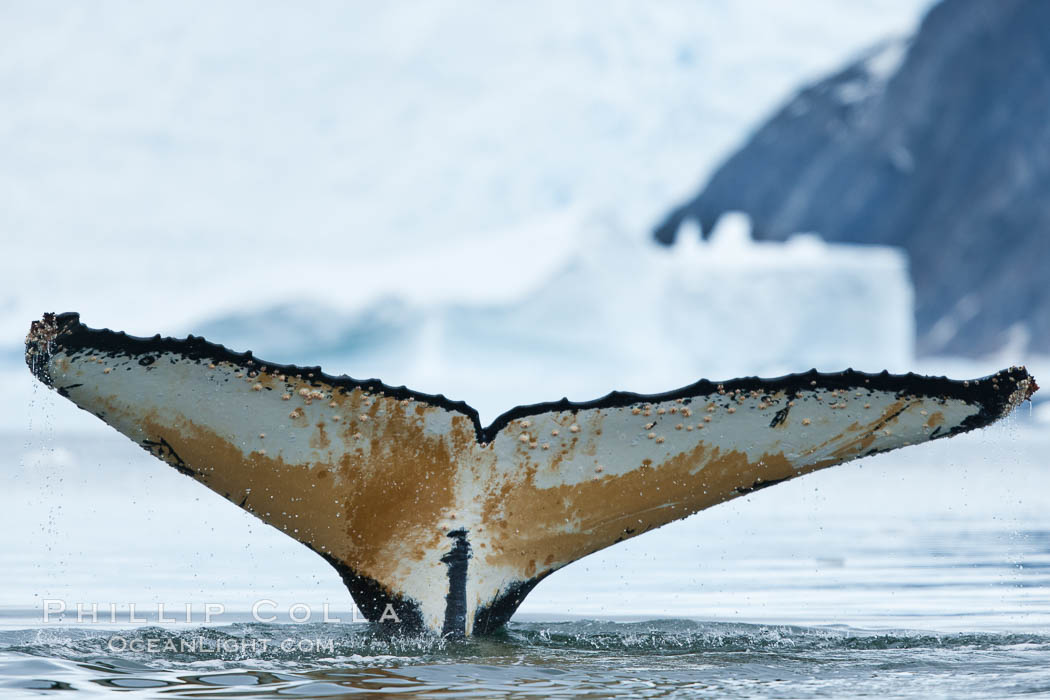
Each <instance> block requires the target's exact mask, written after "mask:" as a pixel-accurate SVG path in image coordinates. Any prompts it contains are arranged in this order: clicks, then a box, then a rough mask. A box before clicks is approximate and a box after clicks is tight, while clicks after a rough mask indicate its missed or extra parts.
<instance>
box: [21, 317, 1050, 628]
mask: <svg viewBox="0 0 1050 700" xmlns="http://www.w3.org/2000/svg"><path fill="white" fill-rule="evenodd" d="M26 362H27V364H28V365H29V367H30V369H31V370H32V371H33V373H34V374H35V375H36V376H37V377H38V378H39V379H40V380H41V381H42V382H44V383H45V384H47V385H48V386H50V387H52V388H54V389H55V390H56V391H57V392H58V393H59V394H61V395H62V396H64V397H66V398H68V399H69V400H70V401H72V402H73V403H75V404H76V405H77V406H79V407H80V408H82V409H84V410H87V411H90V412H91V413H93V414H95V415H96V416H98V417H99V418H101V419H102V420H103V421H105V422H106V423H108V424H109V425H111V426H113V427H114V428H116V429H117V430H118V431H120V432H121V433H123V434H124V435H126V436H128V437H129V438H131V439H132V440H134V441H135V442H137V443H138V444H139V445H141V446H142V447H144V448H145V449H147V450H149V451H150V452H151V453H152V454H154V455H155V456H157V457H159V458H160V459H162V460H164V461H165V462H167V463H168V464H170V465H171V466H173V467H175V468H176V469H178V470H179V471H180V472H182V473H184V474H186V475H188V476H191V477H193V478H194V479H196V480H197V481H200V482H201V483H203V484H204V485H205V486H207V487H208V488H210V489H212V490H213V491H215V492H217V493H219V494H220V495H222V496H223V497H225V498H226V499H228V500H229V501H231V502H233V503H235V504H237V505H238V506H240V507H241V508H244V509H245V510H247V511H249V512H250V513H252V514H254V515H255V516H257V517H259V518H260V519H262V520H263V521H265V522H267V523H269V524H270V525H272V526H274V527H276V528H277V529H279V530H281V531H283V532H284V533H286V534H288V535H289V536H291V537H294V538H295V539H297V540H299V541H300V542H302V543H303V544H305V545H307V546H308V547H310V548H311V549H313V550H314V551H316V552H317V553H318V554H320V555H321V556H323V557H324V558H325V559H327V560H328V561H329V562H330V563H331V564H332V565H333V566H334V567H335V568H336V569H337V570H338V571H339V573H340V575H341V576H342V578H343V581H344V582H345V583H346V586H347V588H348V589H349V590H350V593H351V595H352V596H353V598H354V601H355V602H356V604H357V606H358V608H359V609H360V610H361V611H362V612H363V613H364V614H365V615H366V616H367V617H368V618H369V619H370V620H373V621H377V622H390V623H397V624H400V625H402V626H403V627H404V628H412V629H426V630H431V631H433V632H437V633H442V634H453V635H469V634H478V633H485V632H489V631H492V630H494V629H496V628H498V627H499V626H501V625H502V624H503V623H505V622H506V621H507V620H508V619H509V618H510V616H511V615H512V614H513V613H514V611H515V609H516V608H517V607H518V605H519V604H520V603H521V601H522V600H523V599H524V597H525V596H526V595H527V594H528V593H529V591H531V590H532V588H533V587H534V586H535V585H536V584H537V583H539V582H540V581H541V580H542V579H543V578H544V577H545V576H547V575H549V574H550V573H552V572H554V571H556V570H557V569H559V568H561V567H563V566H565V565H567V564H569V563H571V562H573V561H575V560H577V559H579V558H581V557H583V556H586V555H587V554H590V553H592V552H595V551H597V550H599V549H602V548H604V547H608V546H610V545H612V544H614V543H616V542H619V541H621V540H623V539H626V538H629V537H633V536H636V535H639V534H641V533H643V532H646V531H648V530H651V529H653V528H656V527H659V526H661V525H664V524H666V523H668V522H671V521H673V520H678V519H680V518H684V517H686V516H688V515H691V514H693V513H696V512H697V511H700V510H703V509H704V508H708V507H710V506H713V505H716V504H718V503H722V502H723V501H726V500H729V499H731V498H735V497H737V496H740V495H743V494H746V493H750V492H752V491H755V490H757V489H760V488H765V487H767V486H771V485H773V484H777V483H779V482H781V481H785V480H787V479H791V478H794V477H797V476H800V475H803V474H807V473H809V472H812V471H815V470H817V469H822V468H824V467H829V466H832V465H834V464H840V463H842V462H846V461H849V460H852V459H856V458H858V457H864V456H866V455H871V454H875V453H877V452H884V451H886V450H892V449H896V448H898V447H904V446H906V445H913V444H917V443H920V442H926V441H929V440H934V439H937V438H943V437H949V436H952V435H955V434H958V433H961V432H965V431H968V430H972V429H975V428H980V427H983V426H986V425H988V424H990V423H992V422H993V421H995V420H997V419H999V418H1001V417H1003V416H1005V415H1006V414H1008V413H1009V412H1010V411H1011V410H1013V409H1014V408H1015V407H1016V406H1017V405H1018V404H1020V403H1021V402H1022V401H1024V400H1025V399H1027V398H1029V397H1030V396H1031V395H1032V393H1033V392H1034V391H1035V390H1036V388H1037V387H1036V384H1035V381H1034V379H1033V378H1032V377H1031V376H1029V374H1028V373H1027V372H1026V371H1025V369H1024V368H1022V367H1014V368H1011V369H1007V370H1003V371H1001V372H999V373H997V374H994V375H992V376H989V377H984V378H981V379H975V380H970V381H953V380H949V379H946V378H944V377H923V376H918V375H914V374H906V375H891V374H889V373H887V372H883V373H881V374H865V373H861V372H855V371H853V370H846V371H844V372H839V373H835V374H821V373H818V372H816V371H815V370H814V371H811V372H808V373H804V374H793V375H788V376H784V377H779V378H776V379H758V378H743V379H734V380H731V381H726V382H723V383H721V384H715V383H712V382H709V381H705V380H702V381H699V382H697V383H695V384H692V385H690V386H686V387H682V388H681V389H677V390H675V391H671V392H668V393H665V394H658V395H651V396H643V395H639V394H632V393H625V392H613V393H611V394H609V395H607V396H605V397H603V398H601V399H598V400H595V401H591V402H587V403H572V402H570V401H568V400H567V399H563V400H561V401H558V402H554V403H545V404H537V405H532V406H519V407H517V408H514V409H512V410H510V411H509V412H507V413H504V414H503V415H501V416H500V417H498V418H497V419H496V420H495V421H494V422H493V423H492V424H491V425H489V426H482V425H481V422H480V420H479V417H478V413H477V411H475V410H474V409H472V408H471V407H470V406H468V405H467V404H465V403H462V402H455V401H450V400H449V399H446V398H445V397H444V396H440V395H438V396H431V395H427V394H421V393H418V392H415V391H411V390H409V389H406V388H405V387H391V386H387V385H385V384H383V383H382V382H380V381H378V380H375V379H372V380H364V381H362V380H356V379H352V378H350V377H346V376H341V377H333V376H329V375H326V374H324V373H322V372H321V370H320V368H318V367H294V366H287V365H277V364H273V363H270V362H265V361H263V360H260V359H257V358H255V357H253V356H252V354H251V353H250V352H246V353H236V352H232V351H230V350H227V349H226V348H224V347H222V346H220V345H215V344H212V343H209V342H207V341H205V340H204V339H203V338H197V337H193V336H189V337H187V338H185V339H174V338H162V337H160V336H159V335H157V336H154V337H152V338H135V337H131V336H128V335H125V334H124V333H117V332H113V331H110V330H94V329H91V328H88V327H87V326H85V325H83V324H82V323H80V318H79V316H78V315H77V314H62V315H58V316H56V315H54V314H48V315H45V317H44V318H43V319H42V320H41V321H37V322H35V323H33V325H32V328H31V330H30V332H29V335H28V337H27V339H26Z"/></svg>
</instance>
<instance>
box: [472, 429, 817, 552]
mask: <svg viewBox="0 0 1050 700" xmlns="http://www.w3.org/2000/svg"><path fill="white" fill-rule="evenodd" d="M645 461H646V462H647V463H648V468H642V469H635V470H632V471H629V472H627V473H624V474H608V473H606V474H604V475H603V476H601V477H600V478H594V479H588V480H586V481H580V482H579V483H575V484H562V485H556V486H551V487H547V488H541V487H538V486H537V485H536V483H535V480H534V479H533V478H532V477H531V475H528V476H525V477H524V478H520V479H507V480H505V482H504V483H503V484H502V487H501V488H500V489H499V490H498V491H490V492H489V495H488V497H487V498H486V502H485V507H484V508H483V510H482V523H483V524H485V525H488V526H489V527H492V526H494V525H496V522H494V521H495V520H497V519H498V520H502V519H503V518H504V517H506V516H509V515H511V514H513V513H528V514H529V516H528V517H529V522H530V527H529V528H527V529H517V530H511V529H505V530H501V534H500V542H501V545H502V546H501V547H500V548H499V549H498V551H492V552H488V553H486V555H485V560H486V562H487V563H488V564H490V565H493V566H504V565H510V566H513V567H516V568H517V569H518V570H521V568H522V567H526V566H527V561H525V560H523V559H522V555H521V554H519V553H520V552H537V551H543V552H549V553H550V554H549V561H547V562H546V563H545V566H548V567H550V566H554V568H558V567H560V566H563V565H565V564H567V563H569V562H571V561H574V560H576V559H578V558H580V557H582V556H584V555H585V554H588V553H590V552H593V551H596V550H598V549H602V548H604V547H607V546H609V545H611V544H613V543H615V542H617V541H619V540H621V539H625V538H626V537H630V536H633V535H636V534H640V533H641V532H644V531H646V530H649V529H652V528H654V527H659V526H660V525H664V524H666V523H669V522H671V521H673V520H677V519H679V518H683V517H686V516H687V515H690V514H692V513H695V512H697V511H699V510H702V509H704V508H707V507H709V506H712V505H715V504H716V503H720V502H722V501H725V500H728V499H730V498H733V497H734V496H736V495H739V490H740V489H750V488H752V487H753V485H754V484H755V482H756V481H760V480H761V481H778V480H780V479H784V478H789V477H792V476H796V475H798V474H800V473H804V472H805V471H807V470H806V469H803V470H798V469H796V468H795V467H794V466H793V465H792V464H791V463H790V462H789V461H788V460H787V459H786V458H785V457H784V456H783V455H782V454H765V455H762V456H761V457H760V458H759V459H756V460H754V461H753V462H752V461H751V460H749V459H748V457H747V455H745V454H744V453H742V452H735V451H728V452H722V451H719V450H718V449H717V448H713V449H712V448H709V447H708V446H706V445H704V444H702V443H701V444H699V445H697V446H696V447H695V448H693V449H692V450H689V451H687V452H683V453H680V454H677V455H674V456H672V457H670V458H668V459H666V460H664V461H663V462H662V463H659V464H656V465H653V464H652V462H651V461H650V460H645ZM643 466H645V465H643ZM701 475H703V477H704V480H705V481H706V487H705V488H701V487H700V476H701ZM639 520H641V521H642V522H641V523H639ZM570 524H571V525H570Z"/></svg>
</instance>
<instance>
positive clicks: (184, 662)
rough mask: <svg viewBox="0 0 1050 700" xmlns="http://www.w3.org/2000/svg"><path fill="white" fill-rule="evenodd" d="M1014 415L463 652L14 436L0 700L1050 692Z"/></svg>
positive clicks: (624, 576) (182, 495) (1031, 439)
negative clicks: (397, 631) (79, 616)
mask: <svg viewBox="0 0 1050 700" xmlns="http://www.w3.org/2000/svg"><path fill="white" fill-rule="evenodd" d="M1027 414H1028V408H1027V407H1022V408H1021V409H1020V411H1019V412H1018V416H1017V417H1016V418H1013V419H1010V420H1009V421H1008V423H1007V424H1006V425H1004V426H996V427H993V428H991V429H988V430H985V431H982V432H980V433H978V434H971V435H967V436H961V437H958V438H953V439H950V440H944V441H939V442H937V443H932V444H929V445H925V446H920V447H916V448H913V449H906V450H901V451H898V452H895V453H890V454H886V455H880V456H878V457H875V458H871V459H868V460H862V461H860V462H857V463H853V464H848V465H843V466H840V467H836V468H833V469H830V470H827V471H825V472H821V473H818V474H814V475H810V476H807V477H804V478H801V479H797V480H795V481H793V482H790V483H787V484H783V485H778V486H777V487H775V488H772V489H766V490H763V491H761V492H757V493H754V494H751V495H749V496H746V497H743V498H740V499H737V500H735V501H733V502H730V503H727V504H724V505H722V506H718V507H716V508H712V509H710V510H708V511H704V512H702V513H700V514H698V515H696V516H693V517H692V518H689V519H687V520H685V521H682V522H679V523H675V524H672V525H670V526H667V527H665V528H662V529H661V530H658V531H656V532H653V533H648V534H646V535H644V536H642V537H639V538H636V539H634V540H630V541H628V542H624V543H621V544H620V545H617V546H616V547H613V548H610V549H609V550H605V551H604V552H600V553H598V554H596V555H593V556H592V557H588V558H586V559H584V560H581V561H580V562H577V563H576V564H574V565H572V566H570V567H568V568H566V569H564V570H563V571H561V572H558V573H557V574H555V575H554V576H552V577H551V578H549V579H548V580H547V581H545V582H544V583H543V584H542V585H540V586H539V587H538V588H537V589H536V590H535V591H534V592H533V593H532V594H531V595H530V597H529V598H528V599H527V600H526V602H525V604H524V605H523V606H522V609H521V611H520V612H519V614H518V615H517V617H516V618H515V619H514V621H513V622H512V623H511V624H510V626H509V627H508V628H507V629H506V630H505V632H503V633H502V634H500V635H497V636H495V637H491V638H484V639H472V640H468V641H450V640H442V639H434V638H389V637H384V636H381V635H379V634H378V633H375V632H373V631H372V630H371V629H370V628H369V626H368V625H367V624H366V623H360V622H354V621H353V617H352V615H351V614H348V613H347V612H346V611H347V610H349V609H350V601H349V598H348V596H347V595H346V593H345V591H344V590H343V589H342V588H341V585H340V583H339V581H338V577H337V576H336V575H335V573H334V572H333V571H331V570H330V569H329V568H328V567H327V565H326V564H324V562H322V561H321V560H320V559H319V558H317V557H316V556H314V555H312V554H311V553H309V552H308V551H306V550H305V548H303V547H301V546H299V545H298V544H296V543H295V542H293V541H292V540H290V539H288V538H285V537H283V536H281V535H280V534H279V533H277V532H276V531H275V530H272V529H271V528H268V527H265V526H262V525H260V524H258V523H256V522H254V521H253V520H252V519H251V518H250V516H247V515H245V514H243V513H241V512H240V511H239V510H238V509H236V508H234V507H233V506H231V505H230V504H228V503H226V502H225V501H222V500H221V499H219V498H218V497H217V496H214V495H213V494H211V493H210V492H208V491H206V490H205V489H203V488H202V487H198V485H197V484H196V483H195V482H193V481H192V480H190V479H186V478H184V477H182V476H180V475H178V474H177V473H176V472H174V471H173V470H171V469H169V468H167V467H166V466H165V465H163V464H161V463H159V462H156V461H155V460H153V459H152V458H150V457H149V456H148V455H146V454H145V453H144V452H141V451H140V450H138V449H137V448H136V447H135V446H134V445H131V444H130V442H128V441H126V440H124V439H123V438H120V437H119V436H111V435H108V434H107V433H105V432H100V433H99V434H98V435H91V436H76V435H64V434H49V433H48V431H47V430H46V429H40V430H34V431H31V432H30V433H29V437H28V438H26V437H25V435H21V436H15V435H11V436H8V438H9V439H5V440H3V441H2V447H0V459H2V460H3V461H4V462H5V464H4V469H5V470H13V473H14V474H15V475H16V477H17V478H16V479H15V480H13V482H12V483H13V485H14V490H13V491H11V492H9V493H8V494H7V505H8V507H7V508H5V509H4V510H3V513H2V514H0V527H2V528H3V530H4V531H5V532H7V533H12V532H14V533H17V536H16V537H12V538H10V539H9V540H8V541H9V545H8V546H6V547H5V548H4V549H3V550H2V553H0V571H3V572H4V586H3V592H2V594H0V596H2V597H0V688H2V689H3V691H0V695H13V696H18V695H29V694H41V693H42V694H52V693H58V694H59V695H60V696H66V695H69V694H70V693H71V692H72V693H79V694H85V693H93V694H106V693H111V692H114V691H115V692H120V693H125V694H126V693H131V694H136V695H139V696H146V697H182V696H186V697H257V696H268V695H282V696H293V697H322V696H324V697H327V696H340V695H346V696H350V695H362V694H363V695H371V696H373V697H386V696H395V695H396V696H404V695H418V696H429V697H464V696H469V697H520V696H540V697H611V696H633V697H694V696H700V697H774V698H780V697H783V698H802V697H857V696H864V695H877V696H880V697H953V698H959V697H972V698H983V697H989V698H1000V697H1007V696H1013V695H1024V696H1028V697H1031V696H1038V695H1039V694H1043V693H1045V694H1048V695H1050V469H1047V466H1046V455H1047V454H1050V451H1048V448H1050V435H1048V434H1047V431H1046V428H1045V426H1043V425H1040V424H1039V423H1036V422H1034V421H1031V420H1030V419H1029V417H1028V415H1027ZM217 533H221V534H217ZM260 599H265V600H268V601H270V603H272V605H270V606H269V607H268V608H266V612H267V613H269V612H270V611H272V612H273V613H274V614H273V618H274V619H273V620H272V621H269V622H265V623H264V622H257V621H255V620H253V618H252V616H251V613H250V610H249V608H250V606H251V604H252V602H253V601H257V600H260ZM56 601H60V603H59V602H56ZM129 601H130V602H136V603H137V604H138V612H137V616H138V617H137V618H136V619H137V620H140V621H137V622H134V623H133V622H130V621H129V619H128V611H127V602H129ZM77 602H81V603H82V604H84V605H90V604H91V603H98V604H99V605H100V614H99V619H98V621H97V622H94V621H92V620H91V619H90V617H89V618H86V619H84V620H82V621H81V622H79V623H78V622H77V620H76V614H75V605H76V603H77ZM162 602H163V603H167V607H166V612H165V616H166V617H168V618H171V619H174V620H176V621H174V622H172V621H168V622H163V623H161V622H159V621H158V619H157V617H158V615H157V604H158V603H162ZM213 602H217V603H220V604H222V605H224V606H225V607H226V611H225V612H224V613H223V614H222V615H219V616H217V617H216V618H215V619H212V620H211V621H209V622H207V623H206V622H205V620H204V617H203V608H204V606H205V605H207V604H210V603H213ZM110 603H113V604H116V605H118V609H117V612H116V614H115V615H116V618H115V621H111V620H110V613H109V608H108V605H109V604H110ZM185 603H188V604H190V605H191V619H190V622H189V623H187V622H185V620H184V614H185V613H184V612H183V609H184V604H185ZM295 603H301V604H302V606H305V608H307V609H309V610H310V611H311V616H310V618H309V620H308V621H307V622H304V623H301V624H300V623H295V622H293V621H291V617H290V614H291V611H290V610H289V608H290V607H291V606H292V605H293V604H295ZM58 604H63V605H66V606H67V610H66V612H65V613H64V614H63V615H52V616H51V617H52V619H50V620H49V621H47V622H44V621H43V613H44V609H45V607H46V606H48V605H50V606H55V605H58ZM325 605H328V606H330V611H329V612H331V617H333V618H338V619H339V620H340V622H324V621H322V606H325Z"/></svg>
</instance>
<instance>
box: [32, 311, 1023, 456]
mask: <svg viewBox="0 0 1050 700" xmlns="http://www.w3.org/2000/svg"><path fill="white" fill-rule="evenodd" d="M59 337H61V345H62V347H63V348H65V349H66V350H67V351H70V352H75V351H77V350H81V349H83V350H91V351H93V352H96V353H103V354H107V355H110V356H118V355H126V356H129V357H137V356H140V355H143V354H145V353H151V352H155V353H164V352H171V353H179V354H181V355H182V356H183V357H185V358H187V359H190V360H195V361H197V362H230V363H233V364H236V365H239V366H242V367H245V368H246V369H248V368H250V367H251V366H252V365H250V364H249V363H261V364H265V365H266V366H267V367H270V368H272V369H273V370H275V371H279V372H282V373H284V374H287V375H289V376H294V377H297V378H299V379H301V380H303V381H306V382H308V383H310V382H313V383H316V384H320V382H321V381H324V382H325V383H327V384H329V385H331V386H334V387H339V388H342V389H345V390H347V391H352V390H354V389H363V390H365V391H369V392H376V393H382V394H385V395H387V396H390V397H392V398H395V399H411V400H413V401H419V402H422V403H426V404H428V405H431V406H435V407H438V408H443V409H445V410H449V411H456V412H458V413H461V414H463V415H465V416H467V417H469V418H470V420H471V422H472V423H473V425H474V430H475V432H476V434H477V440H478V442H480V443H487V442H490V441H491V440H492V439H493V438H494V437H495V436H496V434H497V433H499V431H500V430H501V429H503V428H504V427H505V426H507V425H508V424H509V423H511V422H513V421H515V420H519V419H521V418H527V417H529V416H534V415H539V414H542V413H547V412H550V411H577V410H584V409H594V408H616V407H622V406H630V405H633V404H636V403H639V402H653V403H655V402H660V401H673V400H676V399H684V400H689V399H692V398H695V397H697V396H707V395H711V394H716V393H718V391H719V390H720V389H722V390H724V391H726V392H732V391H735V390H738V389H739V390H742V391H757V392H759V393H761V394H773V393H776V392H778V391H786V392H793V391H801V390H809V389H811V388H813V386H814V385H813V382H816V386H818V387H821V388H825V389H854V388H857V387H863V388H865V389H873V390H888V391H895V392H897V393H899V394H901V395H906V394H923V395H927V396H942V397H945V398H953V399H960V400H965V401H970V402H974V403H979V404H980V405H981V411H980V412H979V413H976V414H974V415H973V416H971V417H970V418H969V419H968V420H967V421H966V422H965V423H963V424H962V425H959V426H957V427H956V428H954V429H952V430H949V431H945V432H944V433H943V434H942V435H940V436H938V437H949V436H952V435H956V434H958V433H962V432H966V431H969V430H973V429H974V428H979V427H982V426H985V425H988V424H990V423H992V422H993V421H995V420H996V419H998V418H999V417H1001V416H1002V415H1003V414H1004V413H1006V412H1008V411H1009V410H1010V409H1011V408H1012V406H1014V405H1016V403H1019V401H1018V400H1017V399H1016V398H1015V397H1014V396H1013V394H1014V389H1013V387H1014V386H1015V385H1016V384H1018V383H1019V382H1021V381H1022V380H1025V379H1028V380H1030V381H1029V383H1028V388H1027V391H1026V395H1025V396H1024V397H1021V400H1024V399H1028V398H1030V397H1031V395H1032V394H1033V393H1035V391H1036V390H1037V389H1038V386H1037V385H1036V383H1035V380H1034V378H1032V377H1031V376H1030V375H1029V374H1028V371H1027V370H1026V369H1025V368H1024V367H1011V368H1009V369H1005V370H1002V371H1000V372H998V373H996V374H992V375H989V376H987V377H983V378H981V379H975V380H970V381H960V380H955V379H948V378H947V377H929V376H925V375H920V374H915V373H913V372H909V373H907V374H890V372H889V371H885V370H884V371H882V372H879V373H867V372H859V371H857V370H854V369H852V368H851V369H846V370H843V371H841V372H818V371H817V370H816V369H811V370H810V371H808V372H801V373H798V374H786V375H784V376H782V377H775V378H772V379H763V378H761V377H742V378H738V379H729V380H726V381H722V382H717V381H710V380H707V379H701V380H699V381H697V382H694V383H693V384H689V385H687V386H683V387H681V388H679V389H674V390H672V391H668V392H664V393H660V394H637V393H634V392H630V391H613V392H610V393H609V394H606V395H605V396H603V397H601V398H598V399H594V400H591V401H580V402H575V401H569V399H568V398H563V399H561V400H560V401H549V402H544V403H536V404H528V405H524V406H515V407H514V408H512V409H510V410H509V411H506V412H505V413H503V414H501V415H499V416H498V417H497V418H496V419H495V420H494V421H492V423H491V424H489V425H488V426H487V427H484V426H482V425H481V418H480V416H479V415H478V412H477V410H476V409H475V408H474V407H472V406H471V405H469V404H468V403H466V402H465V401H452V400H451V399H449V398H447V397H446V396H444V395H443V394H436V395H435V394H425V393H421V392H418V391H413V390H411V389H409V388H407V387H405V386H390V385H388V384H384V383H383V382H382V381H380V380H379V379H354V378H353V377H350V376H347V375H345V374H344V375H339V376H333V375H330V374H325V373H324V372H323V371H322V370H321V368H320V367H298V366H295V365H282V364H278V363H274V362H267V361H265V360H260V359H258V358H256V357H255V356H254V355H252V352H251V351H250V350H249V351H246V352H236V351H233V350H230V349H228V348H226V347H225V346H223V345H219V344H217V343H211V342H209V341H207V340H205V339H204V338H202V337H199V336H194V335H188V336H187V337H186V338H181V339H180V338H171V337H162V336H161V335H160V334H157V335H154V336H153V337H151V338H139V337H136V336H132V335H128V334H127V333H124V332H123V331H111V330H109V329H108V328H103V329H94V328H88V327H87V326H85V325H84V324H83V323H81V322H80V314H78V313H72V312H71V313H63V314H45V315H44V319H43V320H42V321H34V322H33V325H32V329H31V330H30V334H29V336H28V337H27V338H26V364H27V365H28V366H29V368H30V370H32V372H33V374H34V375H36V377H37V378H38V379H39V380H40V381H42V382H43V383H45V384H47V385H48V386H52V381H51V377H50V375H49V374H48V369H47V349H46V348H47V342H54V341H55V340H56V339H57V338H59ZM41 340H44V341H45V343H44V346H43V347H41V343H40V341H41ZM54 388H55V389H56V390H57V391H59V392H61V391H62V388H61V387H54ZM781 420H782V419H781Z"/></svg>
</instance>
